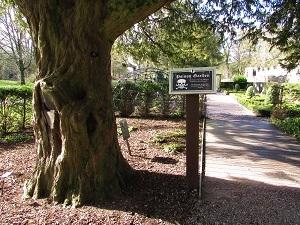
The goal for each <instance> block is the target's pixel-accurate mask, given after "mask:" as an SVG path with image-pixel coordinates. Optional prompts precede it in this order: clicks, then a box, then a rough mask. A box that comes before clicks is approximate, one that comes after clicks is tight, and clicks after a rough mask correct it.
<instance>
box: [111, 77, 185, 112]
mask: <svg viewBox="0 0 300 225" xmlns="http://www.w3.org/2000/svg"><path fill="white" fill-rule="evenodd" d="M113 103H114V109H115V111H116V112H119V113H120V116H123V117H128V116H130V115H132V114H135V115H138V116H141V117H148V116H150V115H151V116H153V115H156V116H166V117H169V116H171V117H178V116H179V117H181V116H183V114H184V97H182V96H178V95H177V96H176V95H172V96H171V95H169V84H168V81H167V80H164V81H161V82H159V83H158V82H154V81H151V80H138V81H129V80H123V81H118V82H113Z"/></svg>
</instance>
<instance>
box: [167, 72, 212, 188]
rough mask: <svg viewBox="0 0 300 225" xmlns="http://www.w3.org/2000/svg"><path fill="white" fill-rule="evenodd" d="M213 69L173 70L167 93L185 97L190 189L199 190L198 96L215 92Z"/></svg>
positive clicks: (187, 163)
mask: <svg viewBox="0 0 300 225" xmlns="http://www.w3.org/2000/svg"><path fill="white" fill-rule="evenodd" d="M215 74H216V73H215V68H212V67H201V68H187V69H174V70H172V71H171V73H170V79H169V93H170V94H185V95H186V177H187V182H188V186H189V188H190V189H199V147H200V146H199V94H208V93H215V92H216V85H215V82H216V79H215Z"/></svg>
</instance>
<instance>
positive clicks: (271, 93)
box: [265, 84, 281, 105]
mask: <svg viewBox="0 0 300 225" xmlns="http://www.w3.org/2000/svg"><path fill="white" fill-rule="evenodd" d="M280 89H281V87H280V85H278V84H272V85H270V86H269V87H268V89H267V93H266V99H265V103H266V104H273V105H277V104H279V103H280V92H281V91H280Z"/></svg>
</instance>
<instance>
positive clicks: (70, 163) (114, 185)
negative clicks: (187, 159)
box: [17, 0, 170, 206]
mask: <svg viewBox="0 0 300 225" xmlns="http://www.w3.org/2000/svg"><path fill="white" fill-rule="evenodd" d="M167 2H170V1H168V0H164V1H159V0H144V1H140V0H131V1H124V0H95V1H89V0H64V1H56V0H55V1H54V0H39V1H35V0H17V4H18V5H19V6H20V8H21V10H22V12H23V13H24V14H25V16H26V17H27V19H28V21H29V24H30V27H31V30H32V33H33V37H34V42H35V45H36V57H37V63H38V67H39V73H38V76H37V81H36V85H35V90H34V103H33V104H34V111H35V135H36V144H37V153H38V156H37V161H36V168H35V171H34V174H33V176H32V178H31V179H30V180H29V181H27V183H26V185H25V195H26V196H28V197H35V198H42V197H51V198H52V199H53V200H54V201H56V202H59V203H65V204H72V205H75V206H76V205H80V204H82V203H85V202H89V201H92V200H99V199H102V198H105V197H107V196H114V195H117V194H119V193H120V192H121V190H122V188H123V186H124V185H126V183H127V181H128V177H129V176H130V175H131V174H132V169H131V168H130V166H129V165H128V163H127V162H126V160H125V159H124V158H123V156H122V154H121V151H120V148H119V145H118V140H117V133H116V125H115V119H114V113H113V110H112V90H111V75H110V72H111V67H110V63H111V62H110V51H111V47H112V44H113V42H114V40H115V39H116V38H117V36H118V35H120V34H122V32H124V31H125V30H126V29H128V28H129V27H130V26H132V25H133V24H134V23H135V22H138V21H139V20H141V19H143V18H144V17H146V16H147V15H149V14H151V13H152V12H154V11H156V10H157V9H159V8H160V7H162V6H163V5H164V4H165V3H167Z"/></svg>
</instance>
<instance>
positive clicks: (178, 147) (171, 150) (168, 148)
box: [163, 143, 185, 154]
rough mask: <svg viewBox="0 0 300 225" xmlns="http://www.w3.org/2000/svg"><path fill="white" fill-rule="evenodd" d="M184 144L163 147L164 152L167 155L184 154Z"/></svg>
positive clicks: (170, 144) (171, 144)
mask: <svg viewBox="0 0 300 225" xmlns="http://www.w3.org/2000/svg"><path fill="white" fill-rule="evenodd" d="M184 147H185V146H184V145H183V144H178V143H169V144H165V145H164V146H163V150H164V151H165V152H167V153H171V154H176V153H178V152H182V151H183V150H184Z"/></svg>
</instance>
